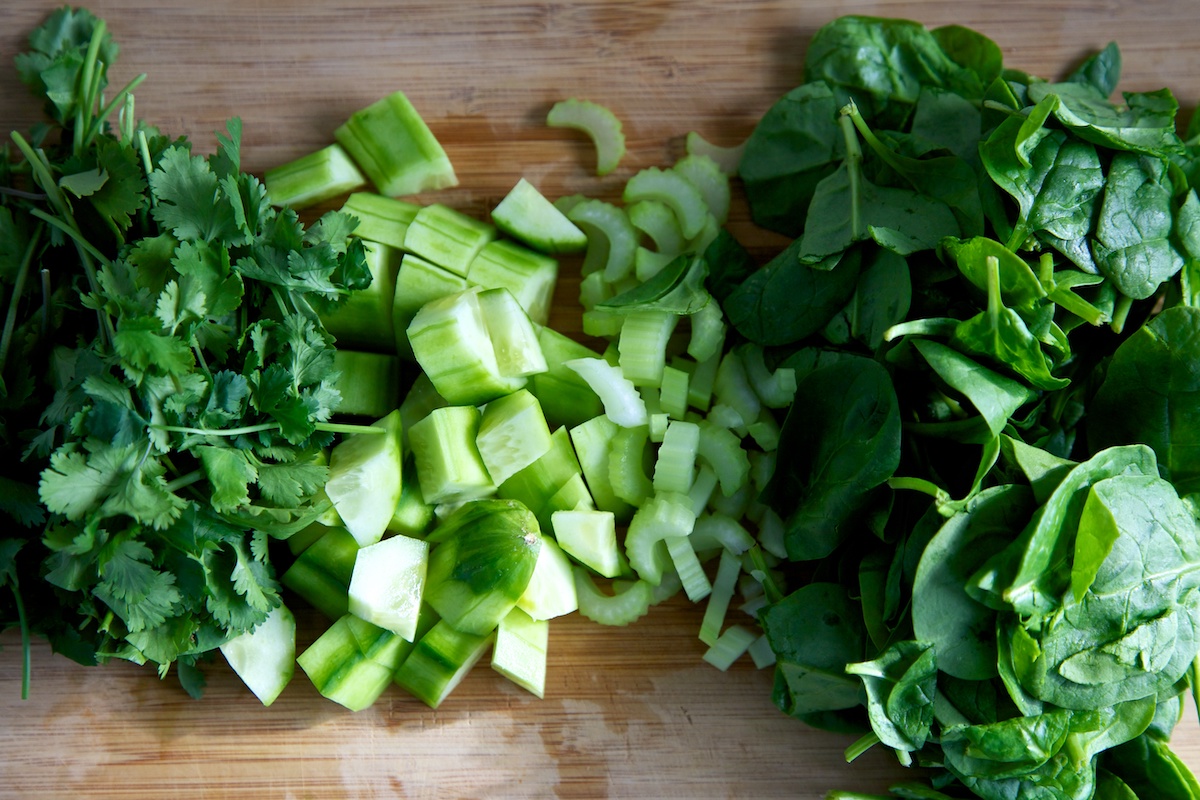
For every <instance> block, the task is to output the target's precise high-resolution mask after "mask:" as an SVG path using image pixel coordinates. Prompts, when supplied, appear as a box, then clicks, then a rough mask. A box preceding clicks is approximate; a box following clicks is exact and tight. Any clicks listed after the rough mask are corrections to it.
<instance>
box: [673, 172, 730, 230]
mask: <svg viewBox="0 0 1200 800" xmlns="http://www.w3.org/2000/svg"><path fill="white" fill-rule="evenodd" d="M671 169H672V170H673V171H675V172H678V173H679V174H680V175H682V176H683V177H684V178H686V179H687V180H688V182H689V183H691V184H692V185H693V186H695V187H696V189H697V191H699V192H700V196H701V197H703V198H704V204H705V205H706V206H708V211H709V213H710V214H712V215H713V217H714V218H715V219H716V221H717V222H718V223H719V224H721V225H724V224H725V221H726V220H727V219H728V218H729V203H730V192H729V176H728V175H726V174H725V173H724V172H722V171H721V167H720V165H719V164H717V162H716V161H714V160H713V159H711V158H709V157H708V156H703V155H698V154H694V153H689V154H688V155H686V156H684V157H683V158H681V159H679V160H678V161H676V162H675V164H674V166H672V167H671ZM701 252H702V251H701Z"/></svg>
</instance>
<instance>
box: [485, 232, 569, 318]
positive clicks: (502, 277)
mask: <svg viewBox="0 0 1200 800" xmlns="http://www.w3.org/2000/svg"><path fill="white" fill-rule="evenodd" d="M467 280H468V281H470V283H471V285H473V286H481V287H483V288H485V289H508V290H509V291H510V292H512V294H513V297H515V298H517V302H518V303H520V304H521V308H523V309H525V312H526V313H527V314H529V318H530V319H531V320H533V321H534V322H535V323H537V324H538V325H545V324H546V323H547V322H548V321H549V319H550V306H551V303H552V302H553V299H554V287H555V284H556V283H557V281H558V261H556V260H555V259H553V258H551V257H550V256H547V255H543V254H541V253H536V252H534V251H533V250H530V249H528V248H526V247H522V246H520V245H519V244H517V243H516V242H510V241H508V240H507V239H496V240H494V241H491V242H488V243H487V244H486V245H484V246H483V249H482V250H480V251H479V254H478V255H477V256H475V259H474V260H473V261H472V262H471V264H470V266H469V267H468V268H467Z"/></svg>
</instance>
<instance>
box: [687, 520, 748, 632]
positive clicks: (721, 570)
mask: <svg viewBox="0 0 1200 800" xmlns="http://www.w3.org/2000/svg"><path fill="white" fill-rule="evenodd" d="M697 524H699V521H697ZM741 572H742V561H741V559H740V558H738V557H737V555H736V554H735V553H733V552H732V551H730V550H722V551H721V558H720V560H719V561H718V562H717V574H716V577H715V578H713V582H712V593H711V594H709V596H708V603H707V605H705V607H704V618H703V619H702V620H701V622H700V641H702V642H704V643H705V644H706V645H708V646H709V647H712V646H713V645H715V644H716V643H717V639H718V638H720V635H721V629H722V628H723V627H724V626H725V615H726V614H727V613H728V612H729V603H730V601H731V600H733V593H734V590H735V589H736V588H737V580H738V576H739V575H740V574H741Z"/></svg>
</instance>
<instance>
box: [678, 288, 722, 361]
mask: <svg viewBox="0 0 1200 800" xmlns="http://www.w3.org/2000/svg"><path fill="white" fill-rule="evenodd" d="M691 321H692V334H691V338H690V339H689V340H688V346H687V354H688V355H689V356H691V357H692V358H694V359H696V360H697V361H707V360H708V359H710V358H713V357H714V356H717V355H719V354H720V352H721V348H722V347H724V346H725V315H724V314H723V313H722V311H721V305H720V303H718V302H717V301H716V299H715V298H712V297H710V299H709V301H708V302H707V303H706V304H704V305H703V306H701V307H700V310H699V311H697V312H696V313H695V314H692V320H691Z"/></svg>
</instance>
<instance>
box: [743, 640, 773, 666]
mask: <svg viewBox="0 0 1200 800" xmlns="http://www.w3.org/2000/svg"><path fill="white" fill-rule="evenodd" d="M747 652H748V653H749V654H750V658H751V660H752V661H754V666H755V667H757V668H758V669H766V668H767V667H773V666H775V661H776V657H775V649H774V648H773V647H771V640H770V639H768V638H767V635H766V634H765V633H764V634H761V635H760V636H759V637H758V638H757V639H755V640H754V641H753V642H752V643H751V644H750V647H749V648H747Z"/></svg>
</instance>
